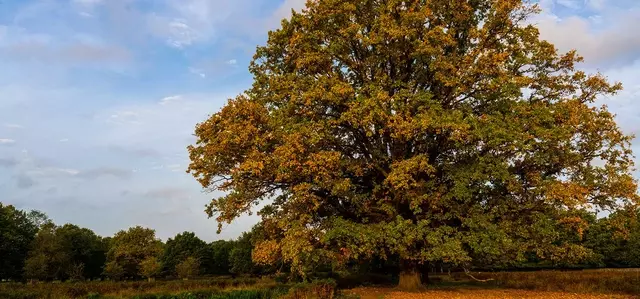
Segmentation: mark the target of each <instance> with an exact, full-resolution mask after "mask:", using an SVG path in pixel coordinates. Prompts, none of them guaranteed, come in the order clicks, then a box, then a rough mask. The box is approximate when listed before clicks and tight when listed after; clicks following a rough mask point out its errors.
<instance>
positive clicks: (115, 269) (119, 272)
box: [104, 261, 127, 280]
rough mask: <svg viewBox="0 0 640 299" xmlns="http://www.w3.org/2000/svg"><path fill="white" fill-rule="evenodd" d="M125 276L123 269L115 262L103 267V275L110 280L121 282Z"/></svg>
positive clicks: (109, 262)
mask: <svg viewBox="0 0 640 299" xmlns="http://www.w3.org/2000/svg"><path fill="white" fill-rule="evenodd" d="M126 274H127V273H126V271H125V269H124V267H123V266H122V265H121V264H119V263H118V262H116V261H108V262H107V263H106V264H105V265H104V275H106V276H107V277H109V278H110V279H112V280H121V279H123V278H124V277H125V275H126Z"/></svg>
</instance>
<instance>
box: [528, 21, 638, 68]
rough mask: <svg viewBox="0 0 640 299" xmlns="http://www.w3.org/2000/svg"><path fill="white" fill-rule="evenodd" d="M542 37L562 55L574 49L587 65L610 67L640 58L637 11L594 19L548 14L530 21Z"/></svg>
mask: <svg viewBox="0 0 640 299" xmlns="http://www.w3.org/2000/svg"><path fill="white" fill-rule="evenodd" d="M532 21H533V22H534V23H535V24H536V25H537V26H538V28H539V29H540V33H541V37H542V38H544V39H547V40H549V41H550V42H552V43H553V44H555V45H556V47H557V48H558V50H560V51H561V52H567V51H569V50H572V49H576V50H577V51H578V54H580V55H582V56H584V57H585V62H586V63H587V64H590V65H596V66H605V67H611V66H615V65H622V64H624V63H630V62H633V61H634V60H636V59H638V58H640V34H637V28H640V8H638V9H629V10H625V11H618V10H613V9H612V10H610V11H606V12H602V14H600V15H597V16H585V17H583V16H578V15H574V16H569V17H564V18H561V17H558V16H556V15H553V14H550V13H547V14H543V15H541V16H539V17H537V18H535V19H534V20H532Z"/></svg>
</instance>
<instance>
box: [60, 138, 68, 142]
mask: <svg viewBox="0 0 640 299" xmlns="http://www.w3.org/2000/svg"><path fill="white" fill-rule="evenodd" d="M68 141H69V138H62V139H60V140H59V142H68Z"/></svg>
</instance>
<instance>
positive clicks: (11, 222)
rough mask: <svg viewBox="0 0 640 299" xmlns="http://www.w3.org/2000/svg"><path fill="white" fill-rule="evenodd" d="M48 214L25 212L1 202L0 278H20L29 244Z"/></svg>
mask: <svg viewBox="0 0 640 299" xmlns="http://www.w3.org/2000/svg"><path fill="white" fill-rule="evenodd" d="M42 219H46V216H44V214H42V213H41V212H38V211H31V212H25V211H21V210H18V209H16V208H15V207H14V206H12V205H4V204H2V203H1V202H0V257H1V258H0V280H3V279H18V278H20V277H21V276H22V268H23V266H24V263H25V259H26V257H27V252H28V251H29V246H30V245H31V242H32V240H33V239H34V238H35V236H36V233H37V232H38V229H39V226H40V225H42V224H43V223H42V222H43V221H40V220H42Z"/></svg>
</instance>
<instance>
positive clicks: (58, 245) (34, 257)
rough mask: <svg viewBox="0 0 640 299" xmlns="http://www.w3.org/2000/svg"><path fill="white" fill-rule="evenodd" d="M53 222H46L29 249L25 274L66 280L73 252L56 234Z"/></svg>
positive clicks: (46, 278) (33, 276)
mask: <svg viewBox="0 0 640 299" xmlns="http://www.w3.org/2000/svg"><path fill="white" fill-rule="evenodd" d="M56 230H57V227H56V225H55V224H53V223H52V222H49V223H47V224H44V225H43V226H42V227H41V228H40V231H38V234H37V235H36V237H35V239H34V240H33V242H32V243H31V249H30V250H29V251H28V259H27V261H26V264H25V269H24V270H25V276H26V277H27V278H30V279H40V280H66V279H67V278H69V272H70V270H71V268H70V267H71V266H72V260H71V254H70V253H71V252H70V251H69V250H68V248H65V244H64V243H63V242H61V240H60V238H58V236H57V234H56Z"/></svg>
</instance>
